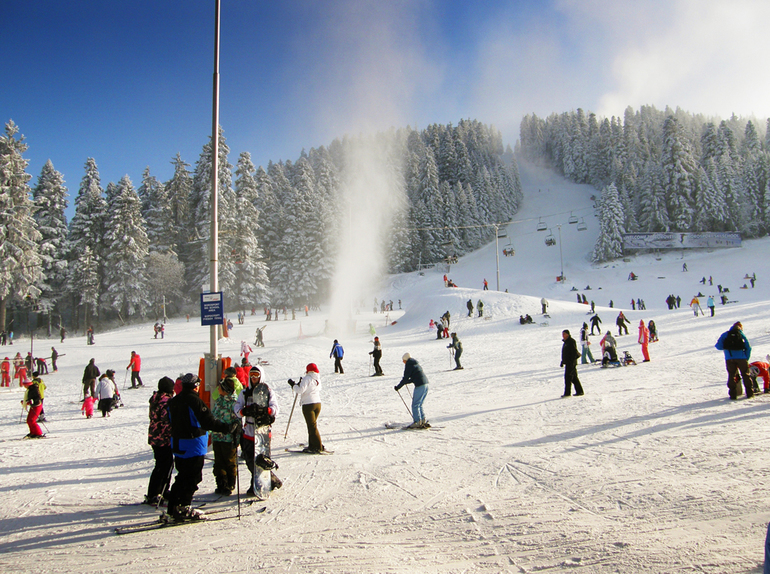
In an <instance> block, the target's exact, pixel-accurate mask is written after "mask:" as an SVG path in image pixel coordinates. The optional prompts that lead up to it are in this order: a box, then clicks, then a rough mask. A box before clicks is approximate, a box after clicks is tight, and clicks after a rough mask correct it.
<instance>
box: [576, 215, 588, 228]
mask: <svg viewBox="0 0 770 574" xmlns="http://www.w3.org/2000/svg"><path fill="white" fill-rule="evenodd" d="M577 230H578V231H588V224H587V223H586V221H585V218H584V217H581V218H580V223H578V226H577Z"/></svg>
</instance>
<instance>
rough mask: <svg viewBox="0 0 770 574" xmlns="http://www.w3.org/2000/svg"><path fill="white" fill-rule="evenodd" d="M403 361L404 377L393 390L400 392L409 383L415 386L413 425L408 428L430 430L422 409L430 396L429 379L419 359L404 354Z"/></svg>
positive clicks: (413, 394)
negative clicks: (426, 398) (428, 395)
mask: <svg viewBox="0 0 770 574" xmlns="http://www.w3.org/2000/svg"><path fill="white" fill-rule="evenodd" d="M401 360H402V361H403V362H404V376H403V377H402V378H401V382H400V383H398V384H397V385H396V386H395V387H393V388H394V389H396V392H398V391H399V389H401V387H403V386H404V385H408V384H409V383H412V384H413V385H414V392H413V393H412V424H410V425H409V427H408V428H413V429H420V428H430V423H429V422H428V420H427V419H426V418H425V410H424V409H423V408H422V405H423V403H424V402H425V397H426V396H427V394H428V378H427V377H426V376H425V373H424V372H423V370H422V367H421V366H420V364H419V363H418V362H417V359H413V358H412V356H411V355H410V354H409V353H404V355H403V356H402V357H401Z"/></svg>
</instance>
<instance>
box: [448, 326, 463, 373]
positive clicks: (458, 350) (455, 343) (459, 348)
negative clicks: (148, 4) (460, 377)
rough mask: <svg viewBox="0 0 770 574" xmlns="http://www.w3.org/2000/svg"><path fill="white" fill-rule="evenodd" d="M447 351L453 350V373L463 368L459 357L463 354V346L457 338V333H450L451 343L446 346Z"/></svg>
mask: <svg viewBox="0 0 770 574" xmlns="http://www.w3.org/2000/svg"><path fill="white" fill-rule="evenodd" d="M446 348H447V349H454V355H455V368H454V370H455V371H459V370H461V369H462V368H463V366H462V365H461V364H460V356H461V355H462V354H463V344H462V342H460V339H458V338H457V333H452V342H451V343H450V344H449V345H447V347H446Z"/></svg>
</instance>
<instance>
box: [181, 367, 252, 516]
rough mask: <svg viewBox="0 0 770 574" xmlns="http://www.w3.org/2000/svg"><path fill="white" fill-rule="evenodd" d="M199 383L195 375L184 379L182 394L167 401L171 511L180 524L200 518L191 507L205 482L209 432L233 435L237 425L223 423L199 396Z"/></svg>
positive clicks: (188, 375) (187, 375)
mask: <svg viewBox="0 0 770 574" xmlns="http://www.w3.org/2000/svg"><path fill="white" fill-rule="evenodd" d="M198 385H200V379H199V378H198V377H197V376H196V375H193V374H192V373H187V374H186V375H184V376H183V377H182V391H181V392H180V393H179V394H178V395H176V396H175V397H174V398H172V399H169V401H168V417H169V420H170V421H171V449H172V450H173V452H174V465H175V467H176V472H177V474H176V479H175V480H174V484H173V486H172V487H171V490H169V493H168V511H169V514H170V515H171V516H173V517H174V518H175V519H177V520H189V519H196V518H199V514H200V513H198V512H197V511H196V510H194V509H193V508H192V506H191V504H192V498H193V495H194V494H195V491H196V490H198V484H200V482H201V480H203V461H204V456H205V455H206V451H207V449H208V442H209V437H208V433H207V432H206V431H209V430H213V431H217V432H221V433H231V432H234V431H235V430H236V429H237V427H238V423H233V424H227V423H224V422H220V421H218V420H217V419H215V418H214V415H212V414H211V410H209V408H208V407H207V406H206V403H204V402H203V401H202V400H201V398H200V396H199V395H198Z"/></svg>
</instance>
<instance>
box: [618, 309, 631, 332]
mask: <svg viewBox="0 0 770 574" xmlns="http://www.w3.org/2000/svg"><path fill="white" fill-rule="evenodd" d="M630 323H631V321H629V320H628V319H626V316H625V315H624V314H623V311H621V312H620V313H618V318H617V319H615V324H616V325H617V326H618V337H620V336H621V335H622V334H623V330H625V331H626V335H628V327H627V324H630Z"/></svg>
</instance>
